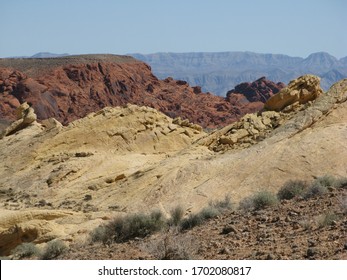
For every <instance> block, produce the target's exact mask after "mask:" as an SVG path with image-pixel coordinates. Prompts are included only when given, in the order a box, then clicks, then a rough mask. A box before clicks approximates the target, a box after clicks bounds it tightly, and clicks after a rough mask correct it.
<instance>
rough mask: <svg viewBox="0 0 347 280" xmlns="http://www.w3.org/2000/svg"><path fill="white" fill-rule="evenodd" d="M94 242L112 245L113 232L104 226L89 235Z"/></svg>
mask: <svg viewBox="0 0 347 280" xmlns="http://www.w3.org/2000/svg"><path fill="white" fill-rule="evenodd" d="M89 235H90V238H91V241H92V242H101V243H103V244H104V245H105V244H108V243H111V242H112V239H113V234H112V230H111V228H110V227H109V226H106V225H102V226H98V227H97V228H95V229H94V230H93V231H91V232H90V233H89Z"/></svg>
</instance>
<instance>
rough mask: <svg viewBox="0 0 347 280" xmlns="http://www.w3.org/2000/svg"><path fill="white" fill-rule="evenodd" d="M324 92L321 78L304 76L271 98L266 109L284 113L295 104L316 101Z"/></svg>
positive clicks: (266, 104) (265, 106)
mask: <svg viewBox="0 0 347 280" xmlns="http://www.w3.org/2000/svg"><path fill="white" fill-rule="evenodd" d="M322 93H323V90H322V89H321V87H320V78H319V77H317V76H314V75H304V76H301V77H299V78H297V79H295V80H293V81H291V82H290V83H289V84H288V86H287V87H286V88H284V89H282V90H281V91H280V92H279V93H277V94H276V95H274V96H272V97H270V98H269V99H268V100H267V101H266V103H265V105H264V109H266V110H269V111H282V110H283V109H284V108H285V107H287V106H289V105H293V104H295V103H296V104H305V103H307V102H309V101H313V100H315V99H316V98H317V97H318V96H319V95H320V94H322Z"/></svg>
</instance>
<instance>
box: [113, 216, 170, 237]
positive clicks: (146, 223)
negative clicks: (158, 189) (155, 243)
mask: <svg viewBox="0 0 347 280" xmlns="http://www.w3.org/2000/svg"><path fill="white" fill-rule="evenodd" d="M165 226H166V220H165V219H164V217H163V214H162V213H161V212H160V211H154V212H152V213H151V214H149V215H145V214H132V215H128V216H125V217H118V218H116V219H115V220H114V221H112V222H111V223H110V225H109V227H110V229H111V232H112V234H113V235H114V241H116V242H125V241H128V240H130V239H134V238H136V237H145V236H147V235H149V234H151V233H154V232H156V231H159V230H161V229H162V228H164V227H165Z"/></svg>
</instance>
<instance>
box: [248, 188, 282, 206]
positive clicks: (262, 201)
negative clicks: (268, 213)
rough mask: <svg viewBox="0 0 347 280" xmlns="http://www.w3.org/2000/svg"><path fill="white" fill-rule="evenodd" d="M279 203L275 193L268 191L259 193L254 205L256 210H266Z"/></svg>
mask: <svg viewBox="0 0 347 280" xmlns="http://www.w3.org/2000/svg"><path fill="white" fill-rule="evenodd" d="M277 203H278V200H277V197H276V196H275V195H274V194H273V193H271V192H268V191H262V192H259V193H257V194H256V195H255V196H254V197H253V204H254V209H255V210H260V209H264V208H266V207H268V206H274V205H276V204H277Z"/></svg>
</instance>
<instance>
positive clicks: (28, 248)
mask: <svg viewBox="0 0 347 280" xmlns="http://www.w3.org/2000/svg"><path fill="white" fill-rule="evenodd" d="M39 253H40V251H39V249H38V248H37V247H36V245H35V244H33V243H22V244H20V245H18V246H17V247H16V248H14V249H13V250H12V254H13V255H15V256H16V257H17V258H19V259H22V258H28V257H31V256H38V255H39Z"/></svg>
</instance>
